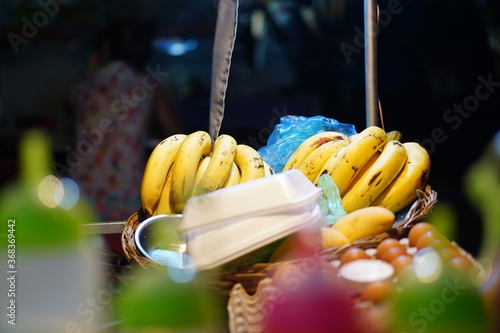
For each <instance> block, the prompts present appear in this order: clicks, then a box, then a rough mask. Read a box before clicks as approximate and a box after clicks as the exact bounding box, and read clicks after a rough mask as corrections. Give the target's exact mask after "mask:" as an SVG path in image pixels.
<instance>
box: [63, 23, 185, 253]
mask: <svg viewBox="0 0 500 333" xmlns="http://www.w3.org/2000/svg"><path fill="white" fill-rule="evenodd" d="M154 33H155V27H154V24H152V23H150V22H141V21H139V20H136V19H130V18H122V19H117V20H116V21H114V22H112V23H110V24H109V25H108V26H107V27H105V28H104V29H103V30H102V31H101V32H99V34H98V35H97V36H96V38H95V39H94V48H93V52H92V54H91V56H90V61H89V64H88V68H87V70H85V71H84V73H82V74H81V75H80V76H79V78H78V79H77V82H76V84H75V85H74V86H73V87H72V88H71V89H70V93H69V100H68V103H69V105H70V108H71V111H72V112H73V114H74V116H75V117H76V119H75V120H76V124H75V125H76V138H75V139H76V141H75V145H74V150H75V151H76V152H77V153H78V156H77V163H75V164H76V167H74V168H73V169H72V170H71V171H72V172H71V173H70V176H71V177H72V178H73V179H74V180H75V181H76V182H77V183H78V185H79V187H80V191H81V193H82V197H83V198H84V199H86V200H88V202H89V205H90V206H91V207H92V208H93V209H94V211H95V213H96V214H97V216H98V217H99V218H100V220H103V221H106V220H125V219H127V218H128V217H129V216H130V215H131V214H132V213H133V212H135V211H137V210H138V208H139V207H140V205H141V203H140V185H141V180H142V174H143V171H144V167H145V162H146V160H147V156H146V150H147V147H145V142H146V139H148V131H149V129H150V126H151V124H152V123H153V121H154V120H155V118H157V119H158V122H159V124H160V126H161V128H162V129H163V131H164V134H165V136H167V135H170V134H174V133H178V132H181V131H182V130H181V126H180V124H179V121H178V120H177V118H176V116H175V113H174V112H173V110H172V108H171V107H170V103H169V100H168V98H167V97H166V95H165V94H164V93H163V90H162V85H161V83H162V82H163V81H164V80H165V77H166V75H167V73H166V72H162V71H161V69H159V68H158V66H156V67H155V66H148V61H149V60H150V57H151V55H152V45H151V44H152V43H151V42H152V38H153V36H154ZM153 115H155V116H156V117H155V118H153V117H152V116H153ZM119 250H120V248H119V249H118V251H119Z"/></svg>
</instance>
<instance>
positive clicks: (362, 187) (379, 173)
mask: <svg viewBox="0 0 500 333" xmlns="http://www.w3.org/2000/svg"><path fill="white" fill-rule="evenodd" d="M406 159H407V153H406V149H405V147H404V146H403V144H402V143H401V142H399V141H389V142H387V144H386V145H385V146H384V149H383V150H382V153H381V154H380V156H379V157H378V158H377V160H376V161H375V162H374V163H373V164H372V166H371V167H370V168H369V169H368V170H367V171H366V173H365V174H364V175H362V176H361V178H360V179H359V180H358V181H357V182H356V183H355V184H354V185H353V186H352V188H351V189H350V191H349V192H347V193H346V194H345V195H344V196H343V198H342V207H343V208H344V210H345V211H346V212H347V213H350V212H353V211H355V210H357V209H360V208H364V207H368V206H370V205H371V204H372V202H373V201H374V200H375V198H376V197H378V196H379V195H380V193H382V191H383V190H384V189H386V188H387V187H388V186H389V184H390V183H391V182H392V181H393V180H394V179H395V178H396V176H397V175H398V174H399V173H400V172H401V170H402V169H403V166H404V165H405V163H406Z"/></svg>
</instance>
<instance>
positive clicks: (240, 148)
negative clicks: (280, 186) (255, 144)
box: [234, 144, 265, 183]
mask: <svg viewBox="0 0 500 333" xmlns="http://www.w3.org/2000/svg"><path fill="white" fill-rule="evenodd" d="M234 162H235V163H236V165H237V166H238V169H239V170H240V175H241V178H240V183H244V182H247V181H249V180H253V179H257V178H261V177H264V176H265V170H264V161H263V160H262V157H261V156H260V154H259V153H258V152H257V151H256V150H255V149H254V148H252V147H250V146H248V145H245V144H238V145H237V147H236V155H235V158H234Z"/></svg>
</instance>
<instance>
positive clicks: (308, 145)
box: [283, 131, 349, 171]
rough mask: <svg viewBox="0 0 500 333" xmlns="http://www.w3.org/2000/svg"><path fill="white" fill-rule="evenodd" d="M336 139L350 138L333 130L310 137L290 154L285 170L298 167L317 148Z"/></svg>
mask: <svg viewBox="0 0 500 333" xmlns="http://www.w3.org/2000/svg"><path fill="white" fill-rule="evenodd" d="M335 140H349V138H348V137H347V136H346V135H344V134H342V133H340V132H333V131H326V132H321V133H317V134H314V135H312V136H310V137H308V138H307V139H305V140H304V141H303V142H302V143H301V144H300V145H299V146H298V147H297V149H295V151H294V152H293V153H292V155H290V157H289V158H288V161H287V162H286V164H285V166H284V167H283V171H286V170H289V169H297V168H298V167H299V166H300V164H301V163H302V162H303V161H304V160H305V159H306V157H307V156H308V155H309V154H310V153H312V152H313V151H314V150H315V149H316V148H318V147H319V146H321V145H323V144H325V143H327V142H330V141H335Z"/></svg>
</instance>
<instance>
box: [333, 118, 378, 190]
mask: <svg viewBox="0 0 500 333" xmlns="http://www.w3.org/2000/svg"><path fill="white" fill-rule="evenodd" d="M386 142H387V134H386V133H385V131H384V130H383V129H382V128H380V127H378V126H370V127H367V128H365V129H364V130H363V131H361V132H360V133H358V135H357V136H356V137H355V138H354V139H353V140H352V141H351V142H350V143H349V145H347V146H346V147H345V149H343V151H342V153H341V154H340V155H339V156H338V158H337V161H336V163H335V165H334V166H333V167H332V170H331V171H330V176H331V177H332V180H333V181H334V182H335V184H337V187H338V188H339V192H340V195H343V194H344V193H345V190H346V189H347V187H348V186H349V184H350V183H351V181H352V179H353V178H354V176H355V175H356V172H357V171H358V170H360V169H361V168H362V167H363V165H365V164H366V162H368V160H369V159H370V158H371V157H372V156H373V155H374V154H375V152H376V151H378V150H379V149H380V148H382V147H383V146H384V144H385V143H386Z"/></svg>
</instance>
